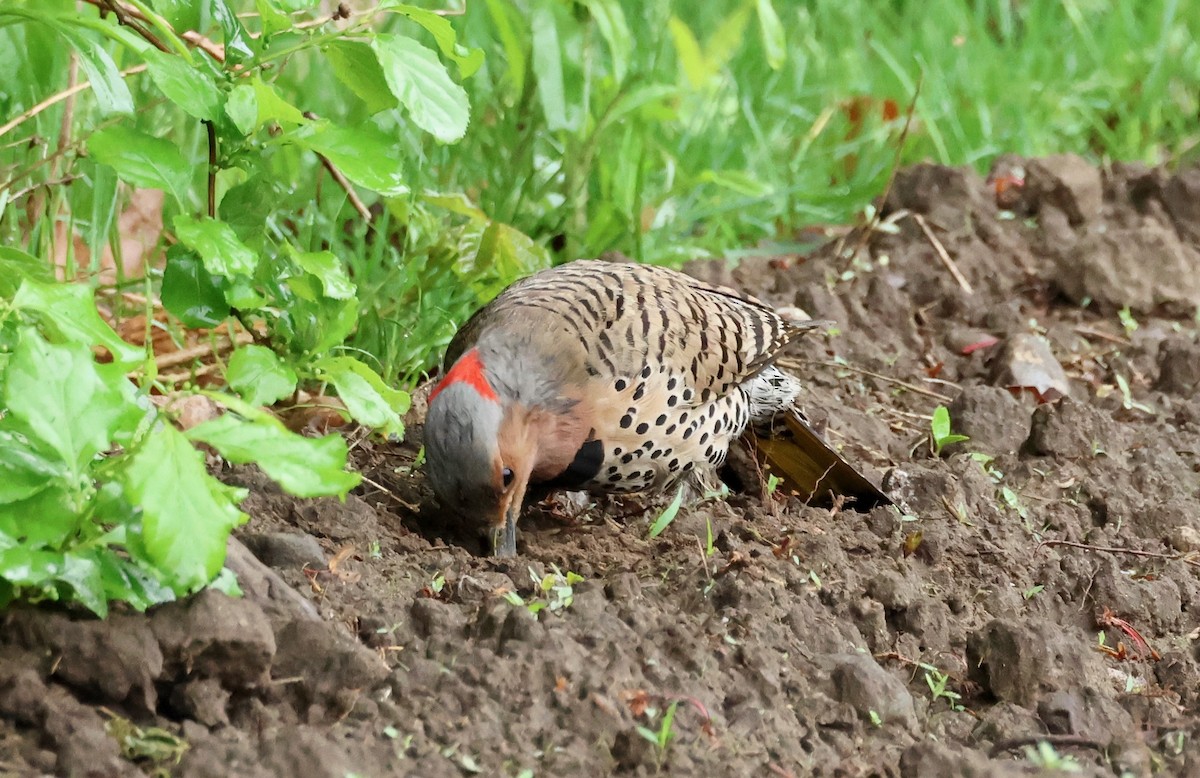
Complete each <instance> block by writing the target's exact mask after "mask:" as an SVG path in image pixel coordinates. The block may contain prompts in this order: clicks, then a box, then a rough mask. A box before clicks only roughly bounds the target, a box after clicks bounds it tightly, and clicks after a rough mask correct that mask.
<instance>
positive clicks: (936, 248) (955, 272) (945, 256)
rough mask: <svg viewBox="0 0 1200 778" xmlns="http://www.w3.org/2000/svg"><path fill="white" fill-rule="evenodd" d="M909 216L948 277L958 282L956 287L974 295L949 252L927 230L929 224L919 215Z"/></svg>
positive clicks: (972, 289)
mask: <svg viewBox="0 0 1200 778" xmlns="http://www.w3.org/2000/svg"><path fill="white" fill-rule="evenodd" d="M910 216H912V220H913V221H915V222H916V223H917V226H918V227H920V228H921V232H923V233H925V237H926V238H927V239H928V240H929V244H930V245H931V246H933V252H934V253H935V254H937V256H938V259H940V260H941V261H942V264H943V265H945V266H946V269H947V270H949V271H950V275H952V276H954V280H955V281H957V282H958V285H959V286H960V287H962V290H963V291H964V292H966V293H967V294H975V290H974V288H972V287H971V282H970V281H968V280H967V278H966V276H964V275H963V274H962V271H960V270H959V269H958V265H956V264H954V260H953V259H951V258H950V254H949V252H947V251H946V247H945V246H943V245H942V242H941V241H940V240H938V237H937V236H936V235H934V234H933V230H931V229H929V223H928V222H927V221H925V217H924V216H922V215H921V214H919V213H913V214H910Z"/></svg>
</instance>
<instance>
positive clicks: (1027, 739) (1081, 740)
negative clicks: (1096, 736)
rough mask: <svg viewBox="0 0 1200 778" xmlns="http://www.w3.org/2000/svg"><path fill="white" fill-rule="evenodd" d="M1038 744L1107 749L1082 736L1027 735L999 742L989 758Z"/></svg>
mask: <svg viewBox="0 0 1200 778" xmlns="http://www.w3.org/2000/svg"><path fill="white" fill-rule="evenodd" d="M1038 743H1049V744H1050V745H1052V746H1063V747H1071V746H1075V747H1078V748H1093V749H1095V750H1097V751H1103V750H1104V749H1105V745H1104V744H1103V743H1100V742H1098V741H1096V740H1093V739H1092V738H1089V737H1084V736H1082V735H1051V734H1045V735H1025V736H1024V737H1014V738H1009V739H1007V740H1001V741H998V742H997V743H996V744H995V745H993V746H992V748H991V750H990V751H988V756H989V757H991V758H993V759H995V758H996V757H998V756H1000V755H1001V754H1003V753H1005V752H1006V751H1015V750H1016V749H1018V748H1021V747H1023V746H1034V745H1037V744H1038Z"/></svg>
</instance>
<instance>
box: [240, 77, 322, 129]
mask: <svg viewBox="0 0 1200 778" xmlns="http://www.w3.org/2000/svg"><path fill="white" fill-rule="evenodd" d="M250 86H251V87H253V89H254V97H255V99H256V101H257V104H258V126H260V127H261V126H262V125H264V124H267V123H268V122H279V123H280V124H304V123H305V122H307V121H308V120H307V119H305V118H304V114H303V113H302V112H301V111H300V109H299V108H297V107H296V106H294V105H292V104H291V103H289V102H288V101H287V100H284V99H283V98H282V97H281V96H280V95H279V92H277V91H276V90H275V87H274V86H272V85H271V84H268V83H267V82H265V81H263V80H262V79H261V78H259V77H258V76H255V77H254V78H253V79H251V81H250Z"/></svg>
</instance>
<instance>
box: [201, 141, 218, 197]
mask: <svg viewBox="0 0 1200 778" xmlns="http://www.w3.org/2000/svg"><path fill="white" fill-rule="evenodd" d="M201 124H203V125H204V129H205V130H206V131H207V132H208V218H210V219H215V218H217V129H216V127H214V126H213V123H212V122H211V121H209V120H208V119H203V120H201Z"/></svg>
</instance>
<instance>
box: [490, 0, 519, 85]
mask: <svg viewBox="0 0 1200 778" xmlns="http://www.w3.org/2000/svg"><path fill="white" fill-rule="evenodd" d="M486 1H487V7H488V13H489V14H491V17H492V23H493V24H494V25H495V26H496V35H497V36H498V37H499V38H500V45H501V46H503V47H504V57H505V59H507V60H508V78H509V80H510V81H512V88H513V92H515V93H516V94H521V93H522V92H524V91H525V59H526V56H527V55H526V53H525V49H526V47H525V46H524V45H523V44H522V43H521V41H520V39H518V38H517V31H516V29H515V27H516V25H517V24H519V23H520V16H519V15H518V13H517V11H516V9H515V8H514V7H513V6H512V5H510V4H509V3H508V2H507V0H486Z"/></svg>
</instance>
